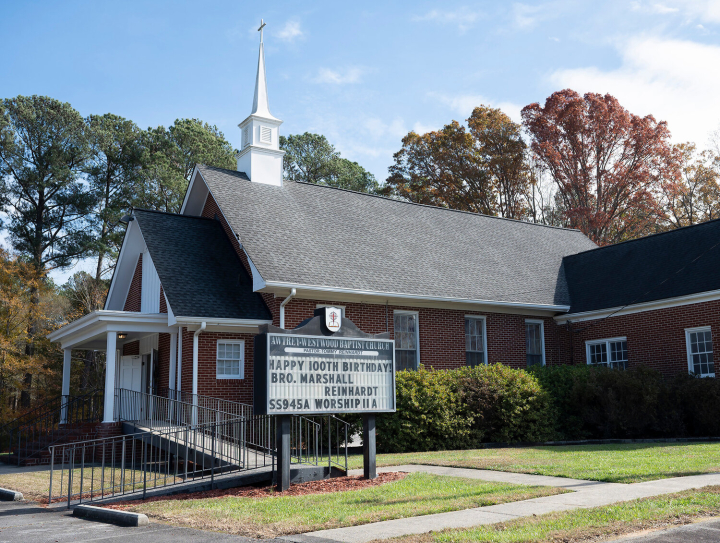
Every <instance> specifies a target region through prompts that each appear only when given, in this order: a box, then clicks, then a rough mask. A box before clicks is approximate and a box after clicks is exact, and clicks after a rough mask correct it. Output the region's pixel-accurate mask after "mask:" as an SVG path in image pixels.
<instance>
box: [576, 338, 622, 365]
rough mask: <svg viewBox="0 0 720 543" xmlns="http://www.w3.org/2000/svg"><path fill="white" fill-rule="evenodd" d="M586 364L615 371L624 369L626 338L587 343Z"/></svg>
mask: <svg viewBox="0 0 720 543" xmlns="http://www.w3.org/2000/svg"><path fill="white" fill-rule="evenodd" d="M585 348H586V349H587V352H586V355H587V363H588V364H594V365H601V364H602V365H605V366H608V367H610V368H615V369H623V370H624V369H626V368H627V363H628V348H627V338H624V337H616V338H612V339H599V340H593V341H587V342H586V343H585Z"/></svg>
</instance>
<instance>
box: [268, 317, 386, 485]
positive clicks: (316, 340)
mask: <svg viewBox="0 0 720 543" xmlns="http://www.w3.org/2000/svg"><path fill="white" fill-rule="evenodd" d="M260 332H261V333H260V334H258V335H257V336H255V368H254V369H255V371H254V412H255V414H257V415H276V416H277V428H278V430H277V447H278V453H277V454H278V456H277V460H278V479H277V481H278V490H280V491H282V490H287V488H288V487H289V484H290V482H289V481H290V416H291V415H327V414H339V413H359V414H362V415H363V416H364V419H363V421H364V424H363V438H364V439H363V442H364V444H363V456H364V464H365V476H366V477H368V478H375V477H376V476H377V475H376V468H375V465H376V464H375V414H376V413H392V412H394V411H395V345H394V342H393V341H392V340H391V339H389V334H387V333H384V334H376V335H373V334H366V333H365V332H363V331H362V330H360V329H359V328H358V327H357V326H355V325H354V324H353V323H352V322H351V321H349V320H348V319H345V318H341V311H340V310H339V309H337V308H332V307H328V308H326V307H323V308H318V309H316V310H315V316H314V317H313V318H312V319H308V320H307V321H305V322H303V323H302V324H301V326H299V327H298V328H295V329H294V330H283V329H281V328H276V327H275V326H272V325H263V326H262V327H261V329H260ZM286 442H287V443H286ZM346 445H347V444H346Z"/></svg>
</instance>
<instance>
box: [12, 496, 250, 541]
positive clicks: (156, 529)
mask: <svg viewBox="0 0 720 543" xmlns="http://www.w3.org/2000/svg"><path fill="white" fill-rule="evenodd" d="M85 541H106V542H115V541H117V542H129V543H130V542H131V543H171V542H172V543H177V542H179V541H182V542H183V543H185V542H187V543H200V542H205V541H208V542H226V541H227V542H231V541H232V542H234V543H251V542H253V543H257V541H258V540H257V539H248V538H245V537H239V536H232V535H227V534H219V533H215V532H204V531H201V530H192V529H189V528H176V527H173V526H168V525H165V524H156V523H152V522H151V523H150V525H149V526H144V527H140V528H123V527H120V526H113V525H111V524H104V523H101V522H94V521H88V520H82V519H78V518H75V517H73V516H72V512H70V511H67V510H66V509H62V510H57V509H47V508H44V507H39V506H37V505H35V504H33V503H29V502H0V543H6V542H7V543H10V542H11V543H83V542H85Z"/></svg>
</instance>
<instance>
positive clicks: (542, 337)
mask: <svg viewBox="0 0 720 543" xmlns="http://www.w3.org/2000/svg"><path fill="white" fill-rule="evenodd" d="M525 324H526V325H527V324H539V325H540V345H541V349H542V365H543V366H544V365H545V321H543V320H540V319H525ZM525 364H526V365H527V326H526V327H525Z"/></svg>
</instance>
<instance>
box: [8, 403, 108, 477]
mask: <svg viewBox="0 0 720 543" xmlns="http://www.w3.org/2000/svg"><path fill="white" fill-rule="evenodd" d="M61 399H62V401H61V402H60V405H58V406H56V407H55V408H54V409H51V410H49V411H46V412H45V413H43V414H42V415H40V416H38V417H36V418H35V419H33V420H32V421H30V422H26V423H24V424H22V425H20V426H18V427H16V428H11V429H10V431H9V436H10V450H11V451H12V448H13V447H17V449H16V454H17V461H18V465H20V464H22V462H24V461H27V460H28V459H30V458H34V457H37V459H38V461H39V462H40V463H43V460H44V459H43V458H42V456H41V453H42V451H44V450H46V449H47V447H48V446H49V445H52V444H54V443H57V442H58V441H60V440H62V439H65V438H66V437H67V431H70V430H72V429H73V426H74V425H78V424H86V423H93V422H99V421H101V420H102V414H103V393H102V391H99V390H94V391H92V392H89V393H87V394H84V395H82V396H75V397H71V396H62V397H61Z"/></svg>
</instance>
